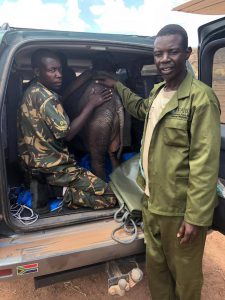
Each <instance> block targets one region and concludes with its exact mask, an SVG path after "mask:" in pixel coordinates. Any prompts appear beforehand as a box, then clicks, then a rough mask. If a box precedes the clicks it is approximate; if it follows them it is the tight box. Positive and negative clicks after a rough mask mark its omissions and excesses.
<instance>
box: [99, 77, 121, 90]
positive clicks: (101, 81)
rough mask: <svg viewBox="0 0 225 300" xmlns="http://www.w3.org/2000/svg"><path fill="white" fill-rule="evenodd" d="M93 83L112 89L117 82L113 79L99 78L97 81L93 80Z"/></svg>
mask: <svg viewBox="0 0 225 300" xmlns="http://www.w3.org/2000/svg"><path fill="white" fill-rule="evenodd" d="M95 82H96V83H99V84H102V85H105V86H107V87H109V88H114V87H115V85H116V82H117V81H116V80H115V79H113V78H99V79H97V80H95Z"/></svg>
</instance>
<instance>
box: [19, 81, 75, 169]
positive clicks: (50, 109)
mask: <svg viewBox="0 0 225 300" xmlns="http://www.w3.org/2000/svg"><path fill="white" fill-rule="evenodd" d="M68 130H69V118H68V116H67V115H66V113H65V111H64V109H63V107H62V105H61V103H60V102H59V96H58V95H57V94H56V93H54V92H52V91H50V90H48V89H47V88H46V87H44V86H43V85H42V84H41V83H40V82H35V83H33V84H32V85H31V86H30V87H28V89H27V90H26V91H25V93H24V97H23V100H22V104H21V106H20V108H19V111H18V141H19V142H18V146H19V155H20V158H21V159H22V160H23V161H24V162H25V164H26V165H27V166H28V167H30V168H41V170H42V171H45V170H46V171H48V169H49V168H54V167H57V166H60V165H66V164H69V163H73V159H72V158H71V157H70V155H69V152H68V149H67V147H66V146H65V144H64V142H63V138H64V137H65V136H66V134H67V132H68Z"/></svg>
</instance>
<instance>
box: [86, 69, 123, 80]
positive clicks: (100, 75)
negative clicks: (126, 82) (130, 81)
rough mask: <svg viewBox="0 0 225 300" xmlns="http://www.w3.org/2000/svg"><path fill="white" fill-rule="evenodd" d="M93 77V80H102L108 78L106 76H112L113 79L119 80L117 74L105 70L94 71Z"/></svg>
mask: <svg viewBox="0 0 225 300" xmlns="http://www.w3.org/2000/svg"><path fill="white" fill-rule="evenodd" d="M92 78H93V80H97V79H99V80H101V79H106V78H112V79H115V80H118V78H117V76H116V74H114V73H109V72H105V71H94V72H93V75H92Z"/></svg>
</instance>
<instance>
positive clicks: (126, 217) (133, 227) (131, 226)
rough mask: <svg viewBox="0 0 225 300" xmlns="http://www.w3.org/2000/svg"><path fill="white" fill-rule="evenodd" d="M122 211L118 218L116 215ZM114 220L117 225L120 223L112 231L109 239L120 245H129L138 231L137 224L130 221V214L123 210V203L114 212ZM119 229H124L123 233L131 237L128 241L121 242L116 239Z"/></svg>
mask: <svg viewBox="0 0 225 300" xmlns="http://www.w3.org/2000/svg"><path fill="white" fill-rule="evenodd" d="M122 211H124V213H123V215H122V217H121V218H119V217H118V214H119V213H121V212H122ZM114 220H115V221H116V222H117V223H120V225H119V226H118V227H117V228H115V229H114V230H113V231H112V234H111V237H112V239H113V240H114V241H116V242H118V243H120V244H131V243H133V241H134V240H135V239H136V238H137V234H138V230H137V224H136V223H135V221H134V220H133V219H132V217H131V214H130V213H129V212H128V211H127V210H126V209H125V204H124V203H123V204H122V205H121V207H120V208H119V209H118V210H117V211H116V212H115V214H114ZM121 228H123V229H124V231H125V232H127V233H129V234H130V235H131V238H130V239H128V240H125V241H124V240H121V239H119V238H118V237H116V232H117V231H118V230H120V229H121Z"/></svg>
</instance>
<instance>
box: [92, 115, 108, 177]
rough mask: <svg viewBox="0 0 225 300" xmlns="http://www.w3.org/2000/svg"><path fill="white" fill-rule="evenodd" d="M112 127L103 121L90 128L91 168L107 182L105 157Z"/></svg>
mask: <svg viewBox="0 0 225 300" xmlns="http://www.w3.org/2000/svg"><path fill="white" fill-rule="evenodd" d="M110 137H111V126H110V123H109V122H107V123H104V122H103V121H102V119H101V120H100V121H99V122H93V123H91V124H90V128H89V137H88V144H89V152H90V156H91V167H92V171H93V173H94V174H95V175H96V176H98V177H99V178H101V179H102V180H104V181H105V180H106V173H105V157H106V154H107V150H108V146H109V144H110Z"/></svg>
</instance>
